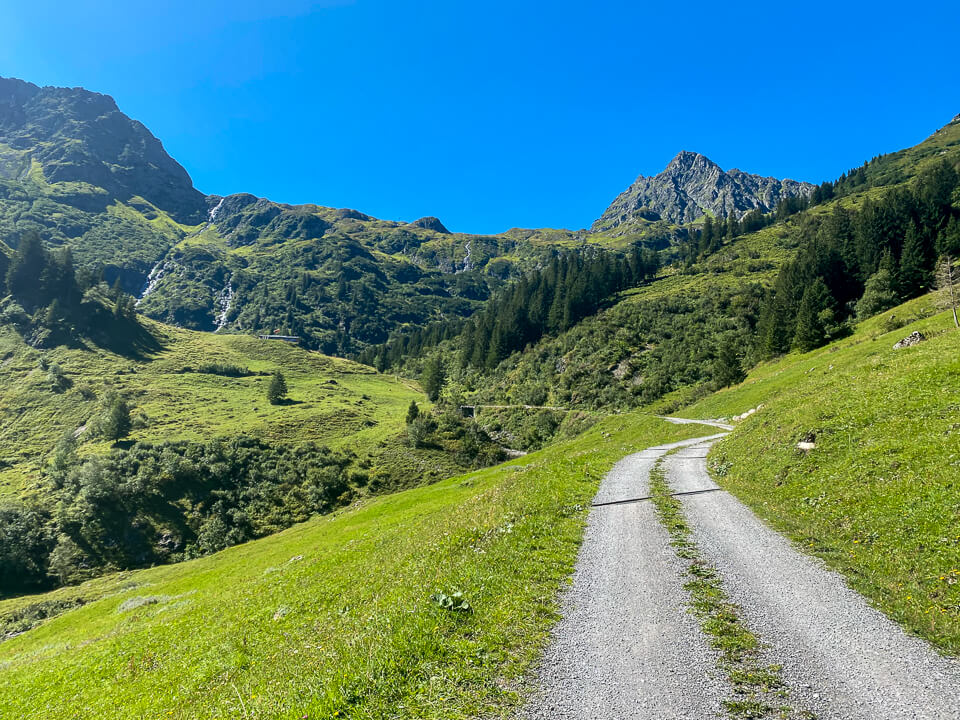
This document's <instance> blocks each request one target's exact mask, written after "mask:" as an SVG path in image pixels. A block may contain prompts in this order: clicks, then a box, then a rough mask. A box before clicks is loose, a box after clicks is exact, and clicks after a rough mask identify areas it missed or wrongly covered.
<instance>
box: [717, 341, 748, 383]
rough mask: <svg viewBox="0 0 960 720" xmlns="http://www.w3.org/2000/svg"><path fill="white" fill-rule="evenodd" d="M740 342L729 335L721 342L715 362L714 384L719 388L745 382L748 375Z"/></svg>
mask: <svg viewBox="0 0 960 720" xmlns="http://www.w3.org/2000/svg"><path fill="white" fill-rule="evenodd" d="M739 345H740V344H739V341H738V338H736V337H735V336H734V335H727V336H726V337H725V338H723V340H721V341H720V347H719V349H718V350H717V357H716V360H714V362H713V372H712V373H711V374H712V376H713V383H714V385H715V386H716V387H718V388H723V387H727V386H729V385H736V384H737V383H739V382H743V379H744V378H745V377H746V376H747V374H746V373H745V372H744V371H743V363H742V361H741V359H740V354H739Z"/></svg>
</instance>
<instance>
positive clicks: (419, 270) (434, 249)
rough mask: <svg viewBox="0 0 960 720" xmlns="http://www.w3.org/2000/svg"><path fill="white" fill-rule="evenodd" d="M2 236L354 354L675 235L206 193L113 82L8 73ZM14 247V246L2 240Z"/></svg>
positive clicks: (246, 323)
mask: <svg viewBox="0 0 960 720" xmlns="http://www.w3.org/2000/svg"><path fill="white" fill-rule="evenodd" d="M0 97H2V101H0V241H2V242H5V243H6V244H7V245H9V246H10V247H14V248H15V247H16V246H17V245H18V244H19V242H20V238H21V237H22V236H23V235H24V234H25V233H27V232H37V233H39V235H40V236H41V238H42V239H43V241H44V242H45V243H47V245H48V246H51V247H61V246H68V247H70V249H71V251H72V252H73V255H74V258H75V259H76V261H77V263H78V264H79V265H80V266H81V267H84V268H87V269H90V270H92V271H93V272H95V273H96V274H98V275H101V276H102V278H103V279H104V280H105V281H106V282H107V284H108V285H111V286H113V285H114V284H118V285H119V286H120V287H121V288H123V289H124V290H125V291H126V292H128V293H130V294H132V295H135V296H136V297H137V298H139V299H140V303H139V309H140V311H141V312H142V313H144V314H146V315H148V316H149V317H152V318H154V319H157V320H161V321H164V322H167V323H171V324H176V325H180V326H183V327H188V328H191V329H197V330H209V331H212V330H224V331H233V332H244V333H249V332H257V331H260V332H273V331H275V330H276V331H282V332H284V333H286V334H296V335H299V336H301V338H302V342H303V344H304V345H305V346H307V347H310V348H312V349H319V350H322V351H324V352H326V353H332V354H338V355H340V356H348V355H353V354H356V353H359V352H361V351H362V350H364V349H365V348H366V347H368V346H370V345H375V344H377V343H382V342H384V341H385V340H386V339H387V337H388V336H389V334H390V333H391V332H394V331H396V330H398V329H401V328H406V327H420V326H424V325H426V324H428V323H430V322H433V321H437V320H441V319H444V318H451V317H454V318H455V317H464V316H468V315H470V314H471V313H472V312H473V311H474V310H475V309H476V308H477V307H479V306H480V304H481V303H482V302H483V301H484V300H486V299H487V297H488V296H489V294H490V292H491V291H492V290H494V289H496V288H497V287H500V286H501V285H503V284H504V282H505V281H508V280H510V279H513V278H516V277H518V276H519V275H521V274H522V273H523V272H525V271H527V270H530V269H532V268H535V267H537V266H538V265H539V264H540V263H541V262H543V261H544V259H546V258H549V257H551V256H553V255H554V254H555V253H557V252H562V251H578V250H583V249H584V248H610V249H617V250H620V249H623V248H625V247H628V246H629V245H630V244H631V243H634V242H643V243H645V244H647V245H649V246H651V247H656V248H663V247H666V246H668V245H669V244H670V243H671V242H673V241H675V240H676V239H677V238H679V237H682V236H683V232H682V231H680V230H678V228H676V227H675V226H674V225H672V224H671V223H669V222H666V221H651V222H644V223H639V224H635V225H634V226H633V227H632V228H631V229H630V230H629V232H626V233H625V232H622V231H621V232H618V233H616V234H610V235H606V234H603V233H589V232H586V231H576V232H571V231H567V230H553V229H540V230H523V229H513V230H509V231H507V232H505V233H502V234H500V235H476V234H470V233H451V232H449V231H448V230H447V228H446V227H444V225H443V223H442V222H441V221H440V220H439V219H437V218H432V217H427V218H420V219H419V220H415V221H413V222H398V221H386V220H379V219H376V218H373V217H371V216H369V215H366V214H364V213H361V212H358V211H356V210H350V209H335V208H329V207H324V206H321V205H299V206H292V205H286V204H282V203H277V202H272V201H270V200H268V199H265V198H257V197H255V196H252V195H248V194H237V195H232V196H229V197H220V196H216V195H204V194H203V193H201V192H199V191H198V190H196V189H195V188H194V187H193V185H192V181H191V179H190V177H189V176H188V175H187V173H186V171H185V170H184V169H183V168H182V167H181V166H180V165H179V164H178V163H177V162H176V161H175V160H173V159H172V158H171V157H170V156H169V155H168V154H167V153H166V152H165V151H164V149H163V146H162V144H161V143H160V141H159V140H158V139H157V138H155V137H154V136H153V135H152V134H151V133H150V132H149V130H147V129H146V128H145V127H144V126H143V125H142V124H141V123H139V122H137V121H136V120H133V119H131V118H129V117H127V116H126V115H124V114H123V113H122V112H121V111H120V110H119V109H118V107H117V104H116V103H115V101H114V100H113V99H112V98H111V97H109V96H106V95H101V94H99V93H94V92H90V91H87V90H84V89H82V88H54V87H43V88H40V87H37V86H36V85H33V84H30V83H26V82H23V81H20V80H14V79H0ZM0 254H2V253H0Z"/></svg>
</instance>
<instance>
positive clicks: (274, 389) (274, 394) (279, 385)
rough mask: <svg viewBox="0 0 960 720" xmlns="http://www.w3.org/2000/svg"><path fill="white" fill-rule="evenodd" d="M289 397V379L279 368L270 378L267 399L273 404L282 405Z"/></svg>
mask: <svg viewBox="0 0 960 720" xmlns="http://www.w3.org/2000/svg"><path fill="white" fill-rule="evenodd" d="M286 398H287V379H286V378H285V377H284V376H283V373H282V372H280V371H279V370H277V371H276V372H275V373H273V377H272V378H270V385H269V386H268V387H267V400H268V401H269V402H270V404H271V405H280V404H282V403H283V401H284V400H286Z"/></svg>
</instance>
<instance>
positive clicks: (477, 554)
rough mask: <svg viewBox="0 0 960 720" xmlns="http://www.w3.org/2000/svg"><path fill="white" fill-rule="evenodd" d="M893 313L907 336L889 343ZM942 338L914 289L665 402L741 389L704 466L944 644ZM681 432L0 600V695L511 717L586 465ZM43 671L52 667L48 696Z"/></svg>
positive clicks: (949, 423)
mask: <svg viewBox="0 0 960 720" xmlns="http://www.w3.org/2000/svg"><path fill="white" fill-rule="evenodd" d="M891 326H896V327H895V329H892V330H891V329H889V328H890V327H891ZM914 330H918V331H920V332H922V333H923V334H924V335H926V337H927V338H928V339H927V341H926V342H922V343H921V344H920V345H918V346H916V347H911V348H906V349H903V350H895V349H893V348H892V345H893V342H894V341H895V340H898V339H900V338H902V337H903V336H905V335H906V334H908V333H909V332H912V331H914ZM957 337H958V335H957V332H956V331H955V329H953V327H952V320H951V318H950V317H949V316H948V314H946V313H940V314H936V315H932V314H931V306H930V299H929V298H928V297H924V298H921V299H920V300H917V301H913V302H912V303H910V304H907V305H905V306H902V307H898V308H895V309H893V310H892V311H891V312H889V313H886V314H884V315H882V316H878V317H877V318H874V319H872V320H870V321H867V322H864V323H862V324H861V326H860V327H859V328H858V329H857V331H856V332H855V333H854V334H853V335H851V336H850V337H848V338H845V339H842V340H839V341H837V342H835V343H833V344H831V345H828V346H826V347H824V348H821V349H819V350H816V351H814V352H811V353H807V354H800V353H793V354H790V355H788V356H786V357H784V358H781V359H779V360H777V361H774V362H771V363H766V364H762V365H761V366H759V367H758V368H757V369H756V370H754V371H753V372H752V373H751V374H750V376H749V377H748V379H747V380H746V381H745V382H743V383H742V384H739V385H737V386H735V387H733V388H730V389H728V390H724V391H720V392H718V393H715V394H712V395H710V396H708V397H706V398H703V399H702V400H700V401H699V402H698V403H697V404H695V405H692V406H690V407H689V408H687V410H686V411H685V412H684V414H685V415H687V416H689V417H703V416H716V415H720V414H727V415H732V414H734V413H737V414H739V413H742V412H744V411H746V410H748V409H751V408H757V407H759V410H757V411H756V412H755V413H753V414H752V415H750V416H749V417H748V418H747V419H746V420H744V421H743V422H742V423H740V424H739V426H738V427H737V428H736V430H735V431H734V432H733V433H732V434H731V435H730V436H729V437H728V438H727V439H725V440H724V441H722V442H721V443H720V444H719V445H718V446H717V448H716V449H715V450H714V451H713V452H712V454H711V458H712V460H711V464H712V468H713V472H714V474H715V476H716V477H717V479H718V481H719V482H720V483H721V484H723V485H724V486H725V487H727V488H730V489H731V490H733V491H734V492H735V493H736V494H737V495H738V496H740V497H741V498H743V499H744V500H746V501H747V502H749V503H750V504H751V505H752V506H753V508H754V509H755V510H756V511H757V512H758V513H760V514H761V516H763V517H765V518H767V519H768V520H769V521H770V522H772V523H773V524H774V525H775V526H777V527H780V528H782V529H784V530H785V531H787V533H788V534H789V535H791V537H793V538H794V539H795V541H796V542H797V543H798V544H799V545H800V546H801V547H802V548H803V549H804V550H805V551H807V552H812V553H814V554H816V555H818V556H820V557H822V558H824V559H825V560H826V561H827V562H828V563H829V564H830V565H832V566H833V567H836V568H838V569H839V570H841V571H842V572H843V573H844V574H845V575H846V576H847V577H848V578H849V580H850V581H851V583H852V584H853V585H854V586H855V587H856V588H857V589H859V590H861V591H862V592H864V593H865V594H866V595H867V596H868V597H869V598H871V600H872V601H873V602H875V603H876V604H877V605H878V606H879V607H881V608H882V609H883V610H884V611H885V612H887V613H889V614H890V615H891V616H892V617H894V618H895V619H897V620H898V621H900V622H901V623H903V624H904V625H905V626H907V627H908V628H909V629H911V630H912V631H913V632H915V633H917V634H919V635H921V636H922V637H925V638H926V639H928V640H930V641H931V642H933V643H934V644H936V645H938V646H939V647H941V648H942V649H943V650H945V651H947V652H949V653H954V654H955V653H957V652H958V651H960V612H958V602H960V596H958V595H957V592H958V591H957V588H958V587H960V577H958V576H957V573H958V569H957V568H958V566H960V544H958V542H957V540H956V539H955V538H954V537H953V534H954V532H953V531H954V530H955V528H956V526H957V523H958V520H960V518H958V516H957V511H958V508H956V507H955V503H953V502H952V501H951V498H953V497H954V495H955V492H954V490H955V488H954V487H953V485H954V484H955V476H956V473H955V472H951V471H950V466H951V465H955V464H956V462H957V452H956V451H957V445H956V443H955V442H953V441H952V438H953V435H954V434H955V432H956V428H955V427H953V425H955V423H954V422H953V420H954V419H955V418H954V415H955V412H954V411H955V409H956V408H955V407H954V406H953V404H952V403H953V400H954V397H953V394H952V393H951V392H950V389H951V388H952V387H953V386H954V385H955V384H956V381H957V378H958V376H960V366H958V364H957V359H956V348H957ZM812 399H816V402H811V400H812ZM668 401H671V402H675V400H674V399H668ZM905 428H906V430H905ZM702 434H704V430H703V428H702V427H700V426H697V425H695V424H694V425H684V426H666V425H664V424H662V423H660V421H657V420H654V419H652V418H650V417H649V416H644V415H639V414H627V415H622V416H617V417H613V418H609V419H607V420H604V421H602V422H601V423H600V424H599V425H597V426H596V427H595V428H593V429H592V430H590V431H588V432H587V433H585V434H584V435H583V436H581V437H579V438H577V439H575V440H572V441H567V442H565V443H563V444H558V445H555V446H552V447H550V448H548V449H547V450H544V451H540V452H538V453H534V454H531V455H529V456H527V457H526V458H523V459H520V460H516V461H512V462H511V463H508V464H507V465H504V466H500V467H497V468H493V469H488V470H484V471H480V472H478V473H474V474H471V475H468V476H464V477H460V478H453V479H450V480H447V481H442V482H440V483H437V484H434V485H431V486H429V487H426V488H420V489H416V490H411V491H407V492H402V493H398V494H395V495H392V496H390V497H387V498H380V499H375V500H372V501H369V502H364V503H362V504H359V505H355V506H354V507H352V508H350V509H348V510H343V511H340V512H338V513H336V514H335V515H333V516H328V517H325V518H320V519H316V520H312V521H310V522H309V523H306V524H304V525H301V526H298V527H296V528H294V529H291V530H288V531H286V532H284V533H281V534H279V535H276V536H274V537H270V538H266V539H264V540H259V541H256V542H253V543H249V544H246V545H243V546H242V547H237V548H232V549H230V550H226V551H224V552H221V553H218V554H216V555H214V556H212V557H209V558H203V559H200V560H195V561H192V562H189V563H184V564H180V565H177V566H173V567H165V568H156V569H152V570H144V571H138V572H134V573H122V574H119V575H115V576H110V577H107V578H103V579H100V580H97V581H92V582H89V583H86V584H84V585H81V586H79V587H76V588H66V589H63V590H59V591H56V592H55V593H52V594H48V595H43V596H32V597H31V596H27V597H22V598H18V599H13V600H7V601H3V602H2V603H0V621H2V622H3V623H4V624H5V626H6V627H7V628H9V630H10V631H11V632H14V633H15V632H20V631H23V630H25V629H27V628H30V627H33V629H29V630H28V631H27V632H24V633H23V634H21V635H18V636H16V637H13V638H12V639H8V640H6V641H5V642H3V643H0V663H2V664H0V667H2V668H3V670H2V671H3V673H4V674H5V678H6V680H7V681H8V682H5V683H4V684H3V686H2V687H3V690H0V693H4V694H3V696H2V697H3V701H4V703H5V706H6V707H10V708H15V711H16V712H18V713H19V714H23V715H30V714H37V713H46V714H48V715H49V716H51V717H69V716H71V715H72V714H73V713H74V712H76V711H78V710H80V709H81V708H82V709H83V710H84V711H85V712H86V713H87V715H88V716H89V717H140V716H142V715H143V714H149V715H157V716H160V715H164V716H168V717H192V716H196V715H197V714H198V713H209V714H216V713H222V712H234V713H235V712H240V713H247V714H250V713H253V714H254V715H257V714H263V715H267V716H271V717H302V716H303V715H308V716H309V717H312V716H314V715H317V716H320V717H324V716H331V715H336V716H342V717H374V716H379V715H384V714H386V715H390V714H391V713H393V714H394V715H396V708H398V707H399V708H402V714H403V715H405V716H410V717H464V718H466V717H475V716H477V715H478V714H497V715H499V714H509V713H511V712H513V711H514V710H515V709H516V708H517V707H518V705H519V704H520V703H522V702H523V698H524V697H525V695H524V690H523V688H524V686H523V685H522V684H521V678H522V677H523V675H524V673H525V672H526V671H527V670H528V669H529V668H530V663H531V662H532V661H533V660H534V658H535V657H536V656H537V651H538V648H539V647H541V645H542V643H543V642H544V641H545V639H546V637H547V631H548V629H549V628H550V626H551V625H552V623H553V622H554V621H555V620H556V618H557V615H556V612H555V610H556V607H557V606H556V605H555V598H556V597H557V591H558V590H559V588H560V587H561V583H562V580H563V579H564V578H565V577H567V575H568V574H569V572H570V571H571V569H572V562H573V558H574V555H575V552H576V548H577V546H578V540H579V537H580V533H581V529H582V527H583V521H584V517H585V511H584V508H585V506H586V504H587V502H588V500H589V499H590V497H591V496H592V495H593V493H594V491H595V488H596V483H597V481H598V479H599V477H600V475H601V474H602V473H603V472H604V471H605V470H606V469H607V468H608V467H609V466H610V465H611V464H612V462H613V461H615V460H616V459H618V458H620V457H622V456H623V455H625V454H627V453H628V452H631V451H632V450H635V449H639V448H642V447H648V446H650V445H653V444H656V443H662V442H666V441H668V440H676V439H680V438H683V437H693V436H697V435H702ZM905 437H910V438H911V439H912V440H913V441H914V442H911V443H910V445H909V446H907V445H906V444H904V442H903V438H905ZM798 440H807V441H812V442H814V443H815V445H816V447H815V448H814V449H813V450H811V451H809V452H807V453H803V452H800V451H798V450H797V449H796V443H797V442H798ZM758 448H759V449H761V450H762V452H758ZM425 548H427V549H429V552H424V549H425ZM464 601H465V602H466V603H467V604H466V605H461V603H462V602H464ZM445 608H446V609H445ZM451 608H452V609H451ZM457 608H460V609H457ZM48 616H49V619H47V620H44V618H45V617H48ZM37 625H38V626H37ZM34 626H35V627H34ZM241 627H242V628H243V630H242V632H241V630H240V628H241ZM174 671H175V672H176V673H177V675H178V678H179V681H178V683H177V685H176V686H175V687H176V689H175V690H174V689H172V688H173V686H171V685H170V683H169V682H168V675H169V673H170V672H174ZM51 673H55V674H56V675H57V676H58V677H64V678H69V682H70V687H71V688H73V690H72V692H71V693H70V695H69V696H65V695H64V693H63V692H62V688H61V687H59V686H58V687H52V686H51V685H50V684H49V683H48V682H47V681H46V678H49V676H50V674H51ZM94 675H96V677H97V678H98V680H97V682H93V681H92V678H93V677H94ZM291 687H296V688H297V689H298V691H297V692H296V693H291V692H290V688H291ZM25 689H29V692H24V690H25ZM51 713H52V714H51Z"/></svg>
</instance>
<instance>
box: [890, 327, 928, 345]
mask: <svg viewBox="0 0 960 720" xmlns="http://www.w3.org/2000/svg"><path fill="white" fill-rule="evenodd" d="M926 339H927V338H926V337H925V336H924V334H923V333H921V332H917V331H916V330H914V331H913V332H912V333H910V334H909V335H907V336H906V337H905V338H904V339H903V340H901V341H900V342H898V343H896V344H894V346H893V349H894V350H901V349H903V348H908V347H913V346H914V345H919V344H920V343H922V342H923V341H924V340H926Z"/></svg>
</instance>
